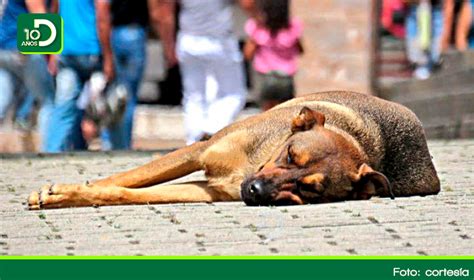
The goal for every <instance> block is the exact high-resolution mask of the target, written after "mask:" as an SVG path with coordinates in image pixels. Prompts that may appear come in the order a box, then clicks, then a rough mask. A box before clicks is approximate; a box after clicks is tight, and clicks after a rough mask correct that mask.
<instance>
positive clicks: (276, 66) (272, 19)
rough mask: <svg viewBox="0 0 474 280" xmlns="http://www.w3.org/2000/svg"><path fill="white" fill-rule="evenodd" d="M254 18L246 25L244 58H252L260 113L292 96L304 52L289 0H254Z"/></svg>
mask: <svg viewBox="0 0 474 280" xmlns="http://www.w3.org/2000/svg"><path fill="white" fill-rule="evenodd" d="M255 4H256V5H255V7H256V16H255V17H254V18H250V19H249V20H248V21H247V22H246V24H245V31H246V33H247V35H248V37H249V38H248V40H247V42H246V43H245V46H244V55H245V57H246V58H247V59H249V60H250V59H253V67H254V69H255V71H256V77H255V78H256V82H255V87H256V90H257V95H258V96H259V103H260V106H261V108H262V110H268V109H270V108H272V107H273V106H275V105H277V104H279V103H282V102H284V101H286V100H289V99H291V98H293V97H294V94H295V87H294V78H293V77H294V75H295V74H296V71H297V61H296V60H297V57H298V55H301V54H302V53H303V47H302V44H301V38H302V35H303V23H302V22H301V21H300V20H298V19H296V18H293V17H290V2H289V1H288V0H257V1H256V2H255Z"/></svg>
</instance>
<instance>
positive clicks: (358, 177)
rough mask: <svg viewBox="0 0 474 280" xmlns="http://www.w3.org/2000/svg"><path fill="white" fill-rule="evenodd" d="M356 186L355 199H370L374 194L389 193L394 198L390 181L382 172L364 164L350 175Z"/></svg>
mask: <svg viewBox="0 0 474 280" xmlns="http://www.w3.org/2000/svg"><path fill="white" fill-rule="evenodd" d="M350 179H351V181H352V184H353V186H354V199H369V198H371V197H372V196H373V195H389V196H390V197H391V198H392V199H394V195H393V192H392V186H391V184H390V181H389V180H388V179H387V177H386V176H385V175H383V174H382V173H380V172H378V171H375V170H373V169H372V168H371V167H370V166H368V165H367V164H365V163H364V164H362V165H361V166H360V167H359V171H358V172H357V173H353V174H352V175H350Z"/></svg>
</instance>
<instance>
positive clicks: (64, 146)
mask: <svg viewBox="0 0 474 280" xmlns="http://www.w3.org/2000/svg"><path fill="white" fill-rule="evenodd" d="M71 59H72V58H65V57H63V58H62V61H61V63H60V70H59V72H58V74H57V76H56V99H55V107H54V110H53V112H52V115H51V122H50V125H49V126H50V128H49V129H48V131H49V132H48V137H47V143H48V144H47V147H46V151H47V152H63V151H67V150H73V149H84V148H85V141H84V139H83V137H82V133H81V129H80V127H81V126H80V123H81V119H82V114H83V112H82V110H79V109H78V107H77V104H76V102H77V98H78V97H79V95H80V92H81V90H82V87H83V84H84V81H83V80H82V79H81V77H80V75H79V73H78V69H77V67H76V65H74V64H73V63H70V60H71Z"/></svg>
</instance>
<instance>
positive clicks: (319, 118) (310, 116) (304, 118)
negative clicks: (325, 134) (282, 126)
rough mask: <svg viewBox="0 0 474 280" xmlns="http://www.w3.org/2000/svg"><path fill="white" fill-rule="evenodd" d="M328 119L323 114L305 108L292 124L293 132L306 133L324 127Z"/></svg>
mask: <svg viewBox="0 0 474 280" xmlns="http://www.w3.org/2000/svg"><path fill="white" fill-rule="evenodd" d="M325 121H326V117H325V116H324V114H323V113H321V112H317V111H314V110H311V109H310V108H308V107H306V106H305V107H303V109H301V111H300V113H299V114H298V116H296V117H295V118H294V119H293V122H292V123H291V131H292V132H298V131H306V130H310V129H312V128H313V127H314V126H315V125H316V126H324V122H325Z"/></svg>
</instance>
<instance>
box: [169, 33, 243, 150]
mask: <svg viewBox="0 0 474 280" xmlns="http://www.w3.org/2000/svg"><path fill="white" fill-rule="evenodd" d="M176 48H177V55H178V60H179V64H180V68H181V76H182V80H183V88H184V90H183V107H184V114H185V117H184V123H185V127H186V132H187V144H191V143H193V142H196V141H198V140H199V139H200V138H201V137H202V136H203V134H206V133H207V134H214V133H216V132H217V131H218V130H220V129H222V128H223V127H225V126H226V125H228V124H230V123H231V122H232V121H233V120H234V119H235V117H236V116H237V114H238V113H239V112H240V110H241V109H242V108H243V106H244V104H245V95H246V89H245V83H244V73H243V65H242V55H241V53H240V51H239V48H238V43H237V40H236V39H235V38H222V39H221V38H219V39H216V38H209V37H202V36H193V35H188V34H179V36H178V43H177V47H176Z"/></svg>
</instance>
